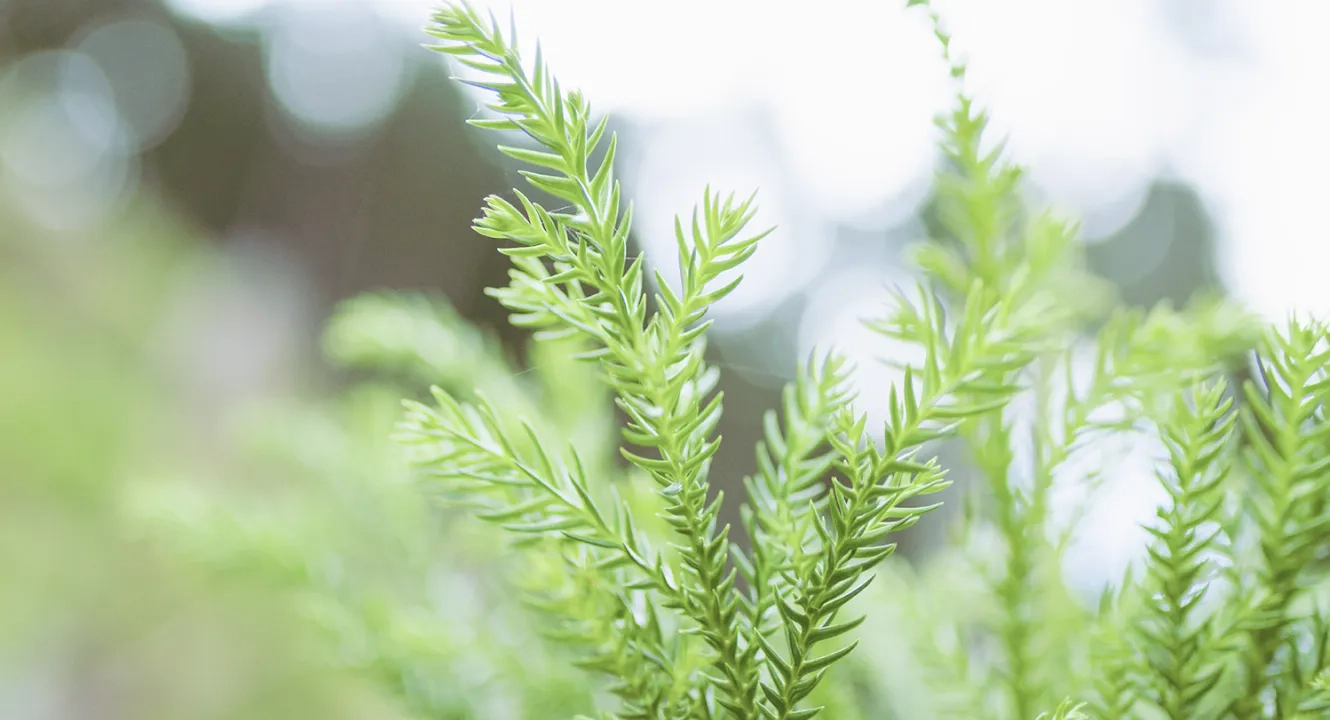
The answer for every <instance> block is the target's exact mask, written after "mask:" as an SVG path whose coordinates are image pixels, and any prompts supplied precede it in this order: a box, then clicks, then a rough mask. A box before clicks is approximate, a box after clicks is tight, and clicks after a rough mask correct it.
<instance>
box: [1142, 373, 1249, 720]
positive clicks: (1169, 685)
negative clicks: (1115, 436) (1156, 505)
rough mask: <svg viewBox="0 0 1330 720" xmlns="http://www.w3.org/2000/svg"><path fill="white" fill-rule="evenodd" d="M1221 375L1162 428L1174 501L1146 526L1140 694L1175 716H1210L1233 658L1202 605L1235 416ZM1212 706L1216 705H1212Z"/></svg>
mask: <svg viewBox="0 0 1330 720" xmlns="http://www.w3.org/2000/svg"><path fill="white" fill-rule="evenodd" d="M1225 391H1226V386H1225V384H1224V383H1222V382H1217V383H1211V384H1209V385H1207V386H1201V387H1198V388H1197V389H1196V390H1194V391H1193V392H1192V393H1191V394H1190V397H1189V398H1184V400H1185V401H1183V402H1177V403H1175V404H1174V409H1173V412H1172V413H1171V416H1170V417H1169V418H1168V420H1167V421H1166V422H1165V423H1164V424H1163V426H1162V427H1161V428H1160V430H1161V433H1160V434H1161V436H1162V439H1163V441H1164V445H1165V447H1166V448H1167V449H1168V456H1169V462H1168V468H1167V469H1166V470H1164V471H1161V472H1160V473H1159V475H1158V477H1159V480H1160V482H1161V483H1162V484H1163V485H1164V488H1165V490H1166V491H1167V492H1168V495H1169V501H1168V504H1167V505H1166V506H1165V507H1162V508H1160V509H1159V510H1158V511H1157V517H1158V522H1157V523H1156V524H1153V525H1150V526H1148V527H1147V529H1148V530H1149V532H1150V535H1151V536H1152V537H1153V538H1154V540H1153V542H1152V543H1151V544H1150V546H1149V556H1148V559H1147V562H1146V565H1145V573H1146V575H1145V578H1144V579H1143V583H1144V590H1145V592H1146V595H1147V598H1146V602H1145V606H1144V608H1143V612H1142V617H1140V618H1139V624H1137V626H1136V628H1135V632H1134V633H1133V637H1134V640H1135V643H1136V644H1137V646H1138V648H1139V651H1140V653H1141V655H1142V657H1143V658H1144V660H1145V663H1146V666H1147V667H1146V668H1145V672H1144V673H1143V674H1142V677H1143V678H1144V683H1143V685H1144V687H1142V688H1141V692H1140V696H1141V697H1142V698H1143V699H1145V700H1148V701H1149V702H1151V703H1153V704H1154V705H1155V706H1156V707H1158V708H1159V709H1160V710H1161V711H1163V712H1164V713H1165V715H1166V716H1167V717H1169V718H1171V719H1172V720H1190V719H1191V718H1201V717H1206V716H1207V715H1206V712H1205V711H1204V707H1205V702H1206V697H1207V695H1208V694H1209V693H1210V691H1211V690H1212V689H1214V687H1215V685H1216V684H1217V683H1218V682H1219V681H1220V679H1221V678H1222V676H1223V672H1224V670H1225V667H1224V663H1225V661H1226V660H1227V659H1228V658H1227V651H1226V650H1225V649H1223V648H1222V647H1219V646H1217V644H1216V641H1215V637H1214V636H1215V633H1214V628H1213V627H1212V624H1213V622H1212V617H1213V616H1210V615H1207V614H1205V613H1203V612H1202V611H1201V609H1200V607H1199V605H1200V604H1201V602H1202V601H1203V600H1205V599H1206V595H1207V593H1208V591H1209V588H1210V584H1211V581H1212V580H1213V579H1214V577H1215V575H1216V571H1215V567H1214V565H1213V555H1214V554H1215V551H1216V550H1217V549H1218V548H1219V547H1221V546H1222V544H1223V542H1224V541H1223V540H1222V539H1221V537H1220V535H1221V533H1222V532H1223V522H1222V520H1223V517H1222V515H1223V512H1224V508H1223V503H1224V500H1225V489H1226V486H1225V481H1226V480H1227V478H1228V473H1229V469H1230V467H1231V464H1232V460H1231V456H1232V446H1231V443H1230V440H1231V439H1232V435H1233V429H1234V426H1235V423H1236V420H1237V415H1236V414H1235V413H1232V412H1230V409H1231V407H1232V405H1233V400H1232V399H1231V398H1229V397H1226V395H1225ZM1211 712H1213V711H1211Z"/></svg>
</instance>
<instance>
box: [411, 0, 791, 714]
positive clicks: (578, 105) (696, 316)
mask: <svg viewBox="0 0 1330 720" xmlns="http://www.w3.org/2000/svg"><path fill="white" fill-rule="evenodd" d="M430 32H431V33H432V34H433V35H435V36H436V37H438V38H440V39H442V40H443V41H444V44H443V45H442V46H440V47H439V48H438V49H439V50H440V51H442V52H445V53H448V54H450V55H452V56H453V57H454V58H455V59H456V60H458V61H459V62H461V63H462V64H464V65H466V66H468V67H471V68H474V69H476V70H479V71H480V72H482V73H484V74H486V76H487V79H484V80H475V81H469V82H471V84H473V85H476V86H477V87H481V88H484V89H486V90H489V91H492V92H493V93H495V95H496V96H497V101H496V102H494V103H491V104H490V105H489V107H490V109H492V110H494V111H495V112H497V113H499V114H500V116H501V117H500V118H498V119H493V120H488V119H487V120H478V121H473V123H474V124H477V125H480V126H482V127H487V128H490V129H499V130H520V131H522V132H524V133H525V134H526V135H527V136H528V137H529V138H530V139H532V140H534V141H535V142H536V143H537V144H538V145H539V146H540V147H541V148H542V149H540V150H529V149H523V148H516V147H511V146H503V147H501V149H502V150H503V152H505V153H506V154H508V155H510V156H512V157H513V158H515V159H517V160H519V161H521V162H524V163H527V164H531V165H535V166H537V167H539V168H541V169H542V172H535V171H523V175H524V176H525V177H526V178H527V179H528V181H530V182H531V183H532V185H534V186H535V187H537V188H539V189H541V190H543V191H545V192H547V193H549V194H551V195H553V196H554V197H556V198H558V199H559V200H561V201H563V202H565V203H568V205H569V206H570V207H571V208H573V212H550V211H547V210H545V209H544V208H542V207H541V206H540V205H538V204H537V203H535V202H533V201H531V200H530V199H528V198H527V197H526V196H524V195H522V194H521V193H518V201H519V204H520V206H521V209H520V210H519V209H518V207H516V206H514V205H512V204H511V203H509V202H507V201H505V200H502V199H500V198H497V197H491V198H490V199H489V200H488V206H487V208H486V211H485V216H484V217H483V218H481V219H480V220H479V221H477V223H476V230H477V231H478V232H479V233H481V234H482V235H486V236H489V237H494V238H498V239H504V240H508V241H512V242H515V243H516V244H517V247H510V248H504V249H503V252H505V253H507V254H509V255H511V256H512V257H513V262H514V267H513V270H512V272H511V283H510V285H509V286H508V287H507V288H504V289H501V290H498V291H495V292H494V293H493V294H494V296H495V297H496V298H498V299H499V301H500V302H502V303H503V304H504V305H505V306H506V307H508V308H509V309H510V310H512V311H513V313H514V315H513V321H514V323H515V324H518V325H522V326H526V327H532V328H537V329H539V330H542V331H545V332H547V333H550V332H552V333H555V334H560V333H568V332H575V333H581V334H583V335H584V336H586V337H587V338H588V339H589V340H591V341H592V342H593V343H595V347H594V349H593V350H592V351H591V352H590V353H589V354H588V355H589V357H593V358H598V359H599V360H600V361H601V363H602V366H603V368H604V369H605V371H606V375H607V378H608V381H609V383H610V385H611V386H612V387H613V388H614V390H615V392H616V394H617V396H618V397H617V400H616V402H617V404H618V405H619V407H620V408H621V409H622V410H623V411H624V413H625V414H626V415H627V417H628V426H627V428H626V429H625V430H624V438H625V439H626V440H627V441H628V442H629V443H630V444H631V445H635V446H637V447H638V448H642V449H645V450H647V451H648V452H647V453H642V452H640V451H636V450H633V451H630V450H628V449H624V450H623V451H622V452H623V455H624V456H625V457H626V458H627V459H628V460H629V461H631V462H632V463H633V464H634V465H636V466H638V467H639V468H641V469H643V470H644V471H646V472H647V473H648V474H649V475H650V476H651V477H652V478H653V479H654V480H655V481H656V483H657V485H658V486H659V488H660V493H661V495H662V497H663V498H664V499H665V503H666V507H665V517H666V519H667V521H668V522H669V523H670V524H671V525H672V526H673V527H674V528H675V529H676V530H677V532H678V534H679V536H680V537H681V539H682V542H681V543H680V557H681V559H682V563H683V568H684V570H685V572H684V573H683V577H681V578H680V579H679V581H678V582H677V585H675V586H674V588H673V593H674V594H675V595H676V597H675V598H673V599H672V600H671V602H672V604H673V605H675V606H677V608H678V609H679V610H681V611H682V612H684V613H685V614H686V615H687V616H688V617H690V618H692V620H693V621H694V622H695V623H696V624H697V627H698V630H699V632H700V633H701V635H702V636H703V637H704V638H705V639H706V641H707V642H708V644H709V645H710V646H711V647H712V648H713V649H714V650H715V652H716V668H717V671H718V672H719V673H720V675H721V678H722V680H723V685H724V690H725V695H726V698H724V699H722V700H721V702H722V703H724V704H725V705H726V706H727V707H729V708H731V710H732V711H733V712H734V713H736V714H737V715H739V716H741V717H747V716H751V715H752V713H753V712H754V707H753V702H754V698H755V693H756V678H757V675H756V668H755V666H754V665H753V653H751V652H746V651H745V649H744V648H743V647H742V646H741V643H742V638H741V636H740V627H739V626H740V623H739V603H738V593H737V591H736V590H735V588H734V578H735V575H734V573H735V570H733V569H732V568H728V567H727V558H728V556H729V544H728V539H727V535H728V527H725V528H721V527H718V522H717V517H718V513H719V508H720V503H721V500H722V498H721V497H720V495H719V494H718V495H717V496H716V497H715V498H714V499H712V498H710V497H709V493H708V490H709V484H708V482H707V480H706V475H707V469H708V466H709V463H710V459H711V457H712V456H713V455H714V454H715V452H716V449H717V448H718V447H719V443H720V440H719V438H716V437H714V436H713V434H714V429H715V426H716V423H717V422H718V421H719V418H720V412H721V395H720V394H719V393H715V394H713V390H714V388H715V383H716V375H717V374H716V372H715V371H714V370H713V369H712V368H709V367H708V366H707V365H706V363H705V362H704V360H703V348H704V342H703V333H704V332H705V330H706V328H707V326H708V325H709V323H708V322H707V321H705V320H704V316H705V314H706V312H707V309H708V308H709V307H710V305H711V304H713V303H714V302H716V301H717V300H719V299H721V298H723V297H724V296H725V295H727V294H728V293H730V292H731V291H732V290H733V289H734V288H735V287H736V286H737V285H738V283H739V280H740V278H739V277H734V278H732V279H729V280H725V281H723V282H722V281H721V276H722V275H723V274H724V273H726V272H727V271H730V270H732V269H734V268H735V267H737V266H738V265H739V264H740V263H742V262H743V261H744V260H746V259H747V258H748V257H749V256H751V255H752V253H753V251H754V250H755V249H756V243H757V242H758V240H759V239H760V238H761V237H762V235H764V234H765V233H759V234H757V235H753V236H749V237H746V238H741V237H740V234H741V232H742V231H743V228H744V226H745V225H746V224H747V223H748V221H749V220H750V219H751V218H752V216H753V213H754V207H753V204H752V198H749V199H748V200H744V201H737V200H736V199H735V198H734V197H732V196H731V197H726V198H722V197H720V196H718V195H715V194H713V193H712V192H711V191H710V190H708V191H707V192H706V194H705V196H704V198H703V202H702V205H701V207H700V208H698V209H697V210H695V212H694V213H693V218H692V222H691V227H688V228H685V226H684V224H683V222H682V221H676V227H675V230H676V237H677V241H678V260H679V270H680V275H681V286H680V287H679V288H678V289H674V288H672V287H671V285H670V283H669V282H667V281H666V279H665V278H664V276H663V275H662V274H661V273H659V272H657V273H656V276H655V279H656V285H657V288H658V294H657V295H656V305H657V307H658V308H659V309H658V310H657V311H656V312H655V313H648V309H647V296H646V292H645V289H644V264H643V259H642V258H641V257H637V258H634V259H631V260H630V259H629V257H628V235H629V229H630V223H631V220H630V218H631V209H630V208H621V197H620V189H619V184H618V182H617V181H616V180H615V179H614V177H613V161H614V152H615V140H614V138H613V137H612V136H611V137H610V139H609V142H608V147H607V149H606V151H605V157H603V158H602V159H601V160H600V161H599V164H598V165H595V164H594V163H592V160H591V156H592V154H593V153H594V152H595V151H596V148H597V146H598V145H599V144H600V142H601V140H602V139H603V137H604V135H605V122H606V121H605V120H604V119H602V120H601V121H600V122H599V123H597V124H595V125H594V126H593V125H592V124H591V119H590V117H591V111H590V107H589V105H588V104H587V103H586V101H585V100H583V99H582V97H581V95H580V94H579V93H576V92H573V93H568V94H566V95H565V94H564V93H563V91H562V90H561V88H560V87H559V84H558V82H557V81H556V80H555V79H554V78H553V76H552V75H551V74H550V73H549V71H548V68H547V67H546V66H545V64H544V62H543V59H542V55H541V53H540V51H539V48H537V51H536V58H535V63H534V68H533V70H532V71H531V72H530V73H528V72H527V70H526V68H525V67H524V65H523V63H522V61H521V58H520V57H519V55H518V52H517V49H516V43H515V42H513V37H512V35H511V34H510V36H509V37H508V38H505V37H504V35H503V33H502V31H501V30H500V29H499V26H498V23H497V22H494V21H493V20H491V21H490V22H488V23H487V22H485V21H484V20H483V19H482V18H481V17H480V16H479V15H478V14H477V13H476V12H475V11H474V10H473V9H471V8H470V7H469V6H467V5H464V4H463V5H460V6H458V5H454V6H448V7H445V8H444V9H443V10H440V11H439V12H438V13H436V14H435V16H434V25H433V26H432V28H431V29H430ZM593 165H595V169H594V170H592V169H591V167H592V166H593ZM544 171H548V172H544Z"/></svg>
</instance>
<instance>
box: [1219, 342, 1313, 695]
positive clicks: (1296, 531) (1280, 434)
mask: <svg viewBox="0 0 1330 720" xmlns="http://www.w3.org/2000/svg"><path fill="white" fill-rule="evenodd" d="M1328 341H1330V337H1328V331H1327V328H1326V326H1325V325H1323V324H1321V323H1319V322H1315V321H1298V320H1290V321H1289V323H1288V324H1287V326H1286V327H1285V328H1284V329H1282V330H1280V331H1278V332H1271V333H1270V334H1269V335H1268V336H1267V339H1266V341H1265V343H1264V345H1263V348H1262V352H1261V353H1260V355H1259V357H1260V359H1261V362H1260V374H1259V380H1260V384H1259V385H1258V384H1257V383H1256V382H1248V383H1247V384H1246V385H1245V386H1244V387H1243V391H1244V396H1245V398H1246V400H1247V403H1246V404H1245V406H1244V408H1243V409H1244V412H1243V413H1242V425H1243V430H1244V433H1243V435H1244V439H1245V440H1246V442H1247V449H1248V452H1247V453H1246V455H1247V461H1248V463H1249V464H1250V466H1251V468H1252V471H1253V472H1252V477H1253V480H1254V481H1255V482H1254V488H1253V489H1254V492H1253V493H1252V495H1253V497H1252V498H1251V502H1250V503H1249V506H1250V508H1251V513H1252V516H1253V518H1254V519H1255V522H1256V527H1257V534H1258V536H1259V545H1260V562H1261V568H1260V571H1259V573H1258V574H1257V582H1255V583H1252V582H1251V581H1250V580H1249V579H1245V584H1242V585H1239V587H1243V588H1245V589H1246V590H1247V591H1248V594H1247V598H1248V601H1249V618H1248V622H1247V624H1246V625H1247V627H1248V633H1247V638H1246V640H1247V649H1246V652H1245V657H1244V667H1245V684H1244V686H1243V691H1242V693H1241V696H1240V697H1239V698H1238V699H1237V700H1236V702H1235V705H1234V715H1235V716H1236V717H1237V718H1239V720H1251V719H1253V718H1260V717H1264V714H1263V713H1264V710H1263V705H1264V700H1263V698H1264V697H1266V695H1267V690H1268V688H1270V687H1271V673H1272V671H1274V672H1277V664H1278V663H1279V662H1284V663H1286V662H1287V659H1284V660H1280V659H1279V657H1278V656H1279V654H1280V649H1281V647H1282V646H1283V644H1284V642H1283V640H1282V638H1283V636H1284V632H1285V630H1286V629H1287V628H1288V627H1289V626H1290V625H1291V623H1292V622H1293V621H1294V619H1295V616H1294V615H1293V614H1292V606H1293V604H1294V601H1295V599H1296V598H1297V597H1298V595H1299V594H1300V592H1301V590H1302V586H1301V581H1302V578H1303V577H1304V573H1305V572H1306V570H1307V568H1308V566H1309V565H1310V564H1311V562H1312V560H1313V559H1314V558H1315V557H1316V555H1317V553H1318V551H1319V550H1320V549H1322V548H1324V547H1325V546H1326V540H1325V538H1326V536H1327V532H1330V513H1327V503H1330V422H1327V421H1326V420H1327V400H1330V376H1328V375H1327V371H1326V365H1327V362H1330V346H1328V345H1327V344H1328Z"/></svg>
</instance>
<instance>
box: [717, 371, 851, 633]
mask: <svg viewBox="0 0 1330 720" xmlns="http://www.w3.org/2000/svg"><path fill="white" fill-rule="evenodd" d="M848 379H849V378H848V374H847V372H846V366H845V361H844V359H843V358H841V357H839V356H836V355H832V354H828V355H827V356H826V357H825V358H824V359H823V360H822V361H821V362H817V361H815V360H810V361H809V362H808V364H807V365H805V366H804V367H803V368H801V369H800V372H799V375H798V377H797V378H796V380H795V381H794V382H793V383H790V384H789V385H787V386H786V387H785V389H784V392H783V393H782V396H781V397H782V403H781V404H782V408H781V410H782V412H781V414H779V415H778V414H777V413H776V412H775V411H774V410H773V411H769V412H768V413H767V414H766V415H765V417H764V419H763V430H764V439H763V440H762V441H761V442H759V443H758V447H757V465H758V472H757V474H755V475H753V476H751V477H748V478H746V479H745V481H744V485H745V488H746V489H747V491H748V503H746V504H745V505H744V506H743V508H742V512H743V519H744V525H745V528H746V529H747V532H748V536H749V538H750V541H751V550H750V551H749V552H747V553H745V552H744V551H743V550H742V549H740V548H738V547H735V548H734V558H735V562H736V564H737V566H738V568H739V571H740V572H741V573H742V574H743V576H744V579H745V580H746V581H747V584H748V588H749V589H748V593H747V595H746V596H745V597H744V598H743V610H744V615H745V626H746V627H745V631H746V635H747V639H746V642H747V651H748V652H750V653H754V654H756V653H757V652H758V651H759V650H760V648H761V640H760V637H761V636H768V637H769V636H771V635H772V634H774V633H775V632H776V631H777V630H778V629H779V627H780V624H781V623H780V616H779V614H777V613H775V612H773V610H774V609H775V603H776V599H777V597H778V595H779V594H780V593H781V592H782V591H783V589H785V588H788V587H789V586H790V583H791V580H790V578H791V577H799V576H802V575H804V574H806V573H807V572H808V570H809V568H808V564H809V563H810V562H813V561H815V560H816V555H815V549H816V543H817V540H818V535H817V532H816V530H815V529H814V526H815V525H816V524H817V523H818V522H820V520H819V516H820V514H821V513H822V512H823V511H824V510H825V508H826V487H825V485H824V484H823V479H824V477H825V475H826V474H827V472H828V471H829V470H831V468H832V465H833V464H834V463H835V461H836V459H837V454H836V452H835V450H834V449H833V448H831V447H830V446H829V440H830V438H831V435H832V433H834V431H835V427H836V424H835V419H836V414H837V413H838V412H840V411H841V409H842V408H844V407H845V406H846V405H848V404H849V402H850V401H851V398H852V396H851V393H850V391H849V390H848V388H847V383H848Z"/></svg>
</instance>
